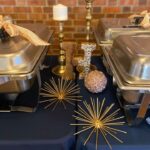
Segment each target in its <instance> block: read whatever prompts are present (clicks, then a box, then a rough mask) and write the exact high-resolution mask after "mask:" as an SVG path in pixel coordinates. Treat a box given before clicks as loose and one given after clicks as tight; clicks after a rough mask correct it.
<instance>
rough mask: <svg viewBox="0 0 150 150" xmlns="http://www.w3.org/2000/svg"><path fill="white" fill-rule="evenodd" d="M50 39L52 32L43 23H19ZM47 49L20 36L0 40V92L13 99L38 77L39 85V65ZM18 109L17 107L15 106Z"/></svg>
mask: <svg viewBox="0 0 150 150" xmlns="http://www.w3.org/2000/svg"><path fill="white" fill-rule="evenodd" d="M19 25H20V26H23V27H25V28H28V29H29V30H31V31H33V32H34V33H36V34H37V35H38V36H39V37H40V38H42V39H43V40H45V41H50V39H51V37H52V32H51V31H50V30H49V29H48V27H47V26H46V25H43V24H19ZM47 51H48V47H47V46H46V47H45V46H34V45H32V44H31V43H29V42H28V41H26V40H25V39H23V38H21V37H19V36H18V37H11V38H9V39H7V40H5V41H1V42H0V81H2V82H1V84H0V93H2V94H4V93H6V95H7V97H9V98H12V99H15V98H16V97H17V96H16V95H18V94H20V93H23V92H25V91H27V90H29V89H30V88H31V87H32V85H33V83H34V80H35V79H37V78H38V80H37V81H38V83H39V87H40V84H41V83H40V73H39V72H40V66H41V65H42V63H43V60H44V58H45V55H46V53H47ZM17 109H18V108H17Z"/></svg>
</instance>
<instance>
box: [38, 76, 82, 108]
mask: <svg viewBox="0 0 150 150" xmlns="http://www.w3.org/2000/svg"><path fill="white" fill-rule="evenodd" d="M79 94H80V88H79V86H78V85H77V84H75V83H74V81H71V80H70V81H69V80H63V79H62V78H61V79H58V81H55V80H54V78H52V79H50V81H49V82H45V83H44V87H43V88H41V93H40V95H41V96H43V98H46V100H42V101H40V103H45V104H46V106H45V107H44V108H45V109H47V108H49V107H50V106H52V105H53V109H52V110H54V109H55V108H56V107H57V105H58V104H59V103H61V104H62V105H63V106H64V108H65V109H66V105H65V102H66V103H69V104H72V105H74V102H75V101H81V98H82V96H79Z"/></svg>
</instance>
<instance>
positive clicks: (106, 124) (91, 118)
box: [71, 98, 126, 150]
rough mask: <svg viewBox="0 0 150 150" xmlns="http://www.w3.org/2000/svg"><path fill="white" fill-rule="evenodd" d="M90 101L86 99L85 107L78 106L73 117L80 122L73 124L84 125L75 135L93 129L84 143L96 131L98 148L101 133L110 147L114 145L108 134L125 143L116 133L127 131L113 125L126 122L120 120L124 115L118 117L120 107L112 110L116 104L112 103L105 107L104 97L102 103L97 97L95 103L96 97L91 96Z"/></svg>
mask: <svg viewBox="0 0 150 150" xmlns="http://www.w3.org/2000/svg"><path fill="white" fill-rule="evenodd" d="M90 102H91V103H90V104H88V103H87V102H86V101H84V102H83V104H84V107H85V109H83V108H82V107H81V106H78V111H75V113H76V115H73V117H74V118H75V119H76V120H78V121H79V123H77V124H71V125H75V126H81V127H82V129H81V130H80V131H78V132H76V133H75V134H74V135H77V134H80V133H82V132H86V131H88V130H91V132H90V134H89V135H88V137H87V138H86V140H85V142H84V145H86V143H87V142H88V141H89V140H90V138H91V136H92V135H93V133H95V135H96V150H97V148H98V139H99V133H100V134H101V135H102V137H103V138H104V140H105V141H106V143H107V144H108V146H109V148H110V149H112V146H111V144H110V142H109V140H108V138H107V135H109V136H110V137H112V138H114V139H116V140H117V141H119V142H120V143H123V141H122V140H121V139H119V138H118V137H117V136H116V134H117V133H118V132H120V133H124V134H126V132H125V131H123V130H119V129H117V128H114V127H113V126H121V125H124V123H125V122H123V121H119V120H120V119H122V118H124V116H120V117H117V115H118V112H119V110H120V109H117V110H115V111H113V112H111V109H112V107H113V106H114V104H111V105H110V106H107V107H106V108H104V103H105V99H103V100H102V102H101V103H100V102H99V100H98V98H97V100H96V103H95V101H94V99H92V98H91V101H90Z"/></svg>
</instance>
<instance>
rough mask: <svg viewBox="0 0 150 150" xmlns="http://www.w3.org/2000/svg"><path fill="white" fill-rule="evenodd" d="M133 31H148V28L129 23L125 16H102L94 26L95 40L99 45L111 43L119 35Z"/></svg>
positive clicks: (149, 31)
mask: <svg viewBox="0 0 150 150" xmlns="http://www.w3.org/2000/svg"><path fill="white" fill-rule="evenodd" d="M134 33H150V30H145V29H143V28H141V27H139V26H137V25H133V24H131V23H130V21H129V19H127V18H102V19H99V21H98V23H97V26H95V27H94V34H95V37H96V41H97V43H98V44H99V45H101V46H104V45H105V44H110V45H111V44H112V43H113V40H114V39H115V38H116V37H117V36H119V35H122V34H127V35H132V34H134Z"/></svg>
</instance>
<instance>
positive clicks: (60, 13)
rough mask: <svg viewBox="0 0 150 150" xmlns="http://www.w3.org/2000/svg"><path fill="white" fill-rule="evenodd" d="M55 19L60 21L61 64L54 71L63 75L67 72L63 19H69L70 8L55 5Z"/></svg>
mask: <svg viewBox="0 0 150 150" xmlns="http://www.w3.org/2000/svg"><path fill="white" fill-rule="evenodd" d="M53 19H54V20H56V21H59V47H60V54H59V59H58V61H59V65H58V66H56V67H54V68H53V69H52V71H53V73H54V74H56V75H59V76H63V74H64V72H65V65H66V64H65V63H66V57H65V51H64V50H63V48H62V43H63V38H64V34H63V21H66V20H67V19H68V8H67V7H66V6H64V5H62V4H58V5H54V6H53Z"/></svg>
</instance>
